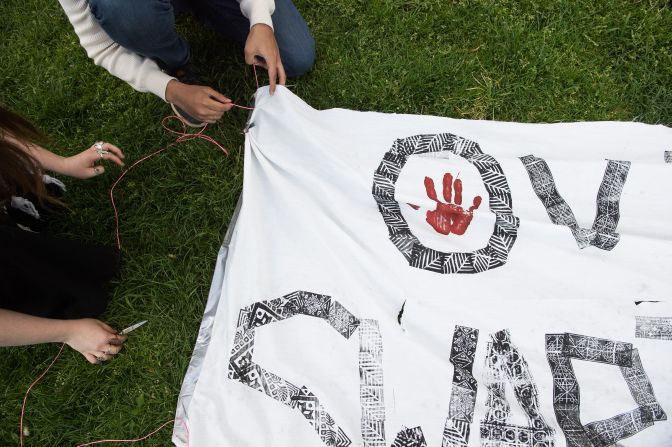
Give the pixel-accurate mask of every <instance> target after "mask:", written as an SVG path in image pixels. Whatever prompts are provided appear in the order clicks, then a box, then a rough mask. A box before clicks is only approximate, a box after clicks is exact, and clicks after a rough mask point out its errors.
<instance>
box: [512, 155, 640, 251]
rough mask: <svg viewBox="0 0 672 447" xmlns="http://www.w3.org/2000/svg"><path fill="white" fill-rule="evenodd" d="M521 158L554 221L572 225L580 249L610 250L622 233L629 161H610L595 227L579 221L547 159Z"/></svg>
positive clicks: (599, 197) (559, 223) (568, 225)
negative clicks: (622, 201)
mask: <svg viewBox="0 0 672 447" xmlns="http://www.w3.org/2000/svg"><path fill="white" fill-rule="evenodd" d="M520 160H521V161H522V162H523V165H524V166H525V169H526V170H527V174H528V175H529V176H530V181H531V182H532V187H533V188H534V192H535V193H536V194H537V197H539V199H540V200H541V203H543V204H544V207H545V208H546V212H547V213H548V217H550V218H551V222H553V223H554V224H555V225H564V226H567V227H569V229H570V230H571V231H572V234H573V235H574V239H576V243H577V244H578V245H579V248H586V247H588V246H589V245H592V246H594V247H597V248H600V249H602V250H611V249H613V248H614V247H615V246H616V244H618V241H619V239H620V235H619V234H618V233H616V227H617V226H618V220H619V218H620V211H619V202H620V199H621V192H622V191H623V186H624V185H625V180H626V178H627V176H628V171H629V170H630V162H629V161H616V160H608V163H607V168H606V169H605V171H604V177H603V178H602V184H601V185H600V189H599V190H598V192H597V214H596V216H595V220H594V221H593V226H592V227H591V228H582V227H580V226H579V224H578V222H577V221H576V217H575V216H574V212H572V208H571V207H570V206H569V205H568V204H567V202H565V200H564V199H563V198H562V196H560V193H559V192H558V189H557V187H556V185H555V181H554V180H553V174H551V169H550V168H549V167H548V164H546V161H544V159H543V158H538V157H535V156H534V155H527V156H525V157H520Z"/></svg>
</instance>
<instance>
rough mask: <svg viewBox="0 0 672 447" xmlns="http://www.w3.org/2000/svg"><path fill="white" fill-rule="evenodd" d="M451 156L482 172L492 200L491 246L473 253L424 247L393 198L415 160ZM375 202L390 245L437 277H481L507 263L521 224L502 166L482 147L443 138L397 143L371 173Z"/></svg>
mask: <svg viewBox="0 0 672 447" xmlns="http://www.w3.org/2000/svg"><path fill="white" fill-rule="evenodd" d="M444 151H448V152H452V153H454V154H456V155H459V156H461V157H463V158H464V159H466V160H467V161H469V162H470V163H471V164H472V165H474V167H475V168H476V169H477V170H478V172H479V173H480V175H481V178H482V180H483V183H484V184H485V189H486V191H487V192H488V195H489V202H490V210H491V211H492V212H493V213H494V214H495V226H494V231H493V233H492V236H491V237H490V240H489V241H488V244H487V245H486V246H485V247H483V248H480V249H478V250H476V251H472V252H442V251H439V250H435V249H432V248H429V247H425V246H424V245H423V244H422V243H421V242H420V240H419V239H418V238H417V237H416V236H415V235H414V234H413V233H412V232H411V229H410V228H409V226H408V223H407V222H406V219H405V218H404V216H403V215H402V213H401V208H400V207H399V203H397V201H396V199H395V197H394V194H395V186H396V182H397V180H398V178H399V174H400V173H401V170H402V169H403V167H404V165H405V164H406V162H407V161H408V158H409V157H410V156H411V155H418V154H426V153H432V152H444ZM372 193H373V197H374V199H375V200H376V203H377V204H378V210H379V211H380V214H381V215H382V216H383V220H384V221H385V224H386V225H387V229H388V231H389V238H390V240H391V241H392V243H393V244H394V245H395V246H396V247H397V248H398V249H399V251H400V252H401V253H402V254H403V255H404V257H405V258H406V260H407V261H408V263H409V265H410V266H411V267H416V268H420V269H424V270H429V271H431V272H436V273H480V272H483V271H486V270H489V269H493V268H496V267H501V266H502V265H504V264H505V263H506V260H507V258H508V255H509V252H510V251H511V248H512V247H513V244H514V243H515V241H516V237H517V235H518V226H519V225H520V221H519V219H518V218H517V217H515V216H514V215H513V209H512V199H511V190H510V189H509V185H508V183H507V181H506V176H505V175H504V171H503V170H502V167H501V166H500V164H499V163H498V162H497V160H495V159H494V158H493V157H492V156H490V155H488V154H484V153H483V152H482V151H481V148H480V147H479V145H478V143H476V142H474V141H470V140H467V139H465V138H462V137H458V136H456V135H453V134H449V133H443V134H434V135H415V136H412V137H408V138H404V139H399V140H396V141H395V142H394V144H393V145H392V148H391V149H390V150H389V151H388V152H387V153H386V154H385V155H384V157H383V160H382V161H381V163H380V165H379V166H378V169H376V172H375V173H374V174H373V189H372Z"/></svg>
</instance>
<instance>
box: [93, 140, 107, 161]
mask: <svg viewBox="0 0 672 447" xmlns="http://www.w3.org/2000/svg"><path fill="white" fill-rule="evenodd" d="M103 144H105V143H103V142H102V141H96V142H95V143H94V144H93V148H94V150H95V151H96V154H98V155H100V158H103V156H104V155H107V154H108V153H109V152H108V151H106V150H105V149H103Z"/></svg>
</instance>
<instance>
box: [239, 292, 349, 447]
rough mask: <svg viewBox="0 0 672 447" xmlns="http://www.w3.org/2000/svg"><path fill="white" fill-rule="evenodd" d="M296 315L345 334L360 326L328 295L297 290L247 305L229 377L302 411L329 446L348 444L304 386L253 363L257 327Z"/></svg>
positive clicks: (336, 426)
mask: <svg viewBox="0 0 672 447" xmlns="http://www.w3.org/2000/svg"><path fill="white" fill-rule="evenodd" d="M296 315H308V316H312V317H316V318H320V319H322V320H324V321H325V322H327V323H328V324H329V325H330V326H331V327H333V328H334V329H336V331H337V332H338V333H340V334H341V335H342V336H343V337H345V338H350V336H351V335H352V334H353V333H354V332H355V331H356V330H357V328H358V327H359V325H360V321H359V320H358V319H357V318H355V316H353V315H352V314H351V313H350V312H349V311H348V310H347V309H345V308H344V307H343V306H341V304H340V303H338V302H336V301H332V299H331V297H329V296H327V295H319V294H316V293H310V292H304V291H297V292H293V293H290V294H288V295H285V296H283V297H281V298H277V299H274V300H270V301H259V302H257V303H254V304H252V305H251V306H248V307H244V308H243V309H241V310H240V313H239V315H238V326H237V328H236V335H235V338H234V343H233V349H232V350H231V358H230V359H229V375H228V377H229V379H232V380H237V381H239V382H241V383H242V384H244V385H247V386H249V387H250V388H252V389H255V390H257V391H259V392H262V393H264V394H266V395H267V396H269V397H271V398H273V399H275V400H277V401H279V402H281V403H283V404H285V405H287V406H288V407H291V408H294V409H296V410H298V411H299V412H301V414H302V415H303V417H305V418H306V419H307V420H308V422H309V423H310V425H311V426H312V427H313V428H314V429H315V431H316V432H317V434H318V435H319V436H320V438H321V439H322V442H324V444H325V445H327V446H330V447H331V446H334V447H347V446H349V445H350V444H351V441H350V439H349V438H348V436H347V435H346V434H345V433H344V432H343V430H342V429H341V428H340V427H339V426H338V425H337V424H336V422H335V421H334V419H333V418H332V417H331V416H330V415H329V413H327V411H326V410H325V409H324V407H323V406H322V404H321V403H320V400H319V399H318V398H317V396H315V395H314V394H313V393H312V392H311V391H310V390H308V388H306V387H305V386H301V387H299V386H297V385H294V384H292V383H291V382H289V381H287V380H285V379H283V378H282V377H279V376H276V375H275V374H273V373H272V372H270V371H267V370H265V369H264V368H262V367H261V366H260V365H258V364H256V363H254V361H253V354H254V335H255V329H256V328H258V327H261V326H264V325H267V324H269V323H275V322H277V321H282V320H286V319H288V318H291V317H293V316H296Z"/></svg>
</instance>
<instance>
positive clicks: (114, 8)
mask: <svg viewBox="0 0 672 447" xmlns="http://www.w3.org/2000/svg"><path fill="white" fill-rule="evenodd" d="M165 5H167V6H165ZM89 7H90V8H91V12H92V13H93V15H94V17H95V18H96V20H97V21H98V23H99V24H100V26H101V27H102V28H103V29H104V30H105V32H106V33H107V34H109V36H110V37H112V39H114V40H115V41H116V42H117V43H119V44H121V45H122V46H124V47H127V48H129V49H132V50H137V47H142V46H143V45H142V42H147V40H148V39H149V40H151V35H152V33H151V32H150V30H151V29H152V28H154V27H156V26H161V25H163V24H162V23H160V22H162V20H161V18H162V17H161V15H162V14H161V13H162V12H163V13H164V14H165V13H166V12H168V11H167V10H166V11H162V10H163V9H165V8H169V7H170V2H165V1H160V0H152V1H137V0H89ZM170 13H171V15H172V12H170ZM157 22H158V23H157ZM148 23H152V27H149V28H148V26H147V24H148Z"/></svg>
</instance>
